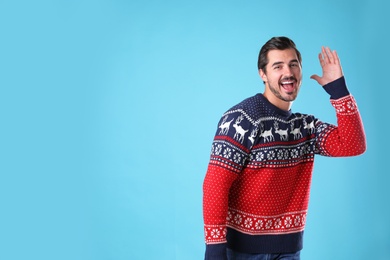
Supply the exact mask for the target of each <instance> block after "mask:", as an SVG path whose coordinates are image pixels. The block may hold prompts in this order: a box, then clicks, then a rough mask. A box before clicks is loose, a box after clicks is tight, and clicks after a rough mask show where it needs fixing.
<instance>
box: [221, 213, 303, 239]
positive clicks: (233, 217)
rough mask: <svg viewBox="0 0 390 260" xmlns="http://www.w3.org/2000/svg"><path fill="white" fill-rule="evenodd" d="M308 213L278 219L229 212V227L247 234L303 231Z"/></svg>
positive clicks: (286, 215) (288, 214)
mask: <svg viewBox="0 0 390 260" xmlns="http://www.w3.org/2000/svg"><path fill="white" fill-rule="evenodd" d="M305 218H306V211H302V212H293V213H286V214H283V215H280V216H277V217H272V216H269V217H267V216H264V217H263V216H254V215H251V214H245V213H242V212H238V211H234V210H231V209H230V210H229V211H228V220H227V223H228V226H230V227H232V228H235V229H238V230H241V231H243V232H247V233H255V234H257V233H264V234H272V233H281V232H292V231H296V232H299V231H302V230H303V229H304V226H305V221H304V219H305Z"/></svg>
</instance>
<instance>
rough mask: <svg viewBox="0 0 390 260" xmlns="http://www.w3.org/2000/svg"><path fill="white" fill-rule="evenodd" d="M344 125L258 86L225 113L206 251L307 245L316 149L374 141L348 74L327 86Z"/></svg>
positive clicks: (210, 178)
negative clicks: (279, 101)
mask: <svg viewBox="0 0 390 260" xmlns="http://www.w3.org/2000/svg"><path fill="white" fill-rule="evenodd" d="M324 89H325V90H326V91H327V92H328V93H329V94H330V102H331V104H332V105H333V107H334V108H335V109H336V115H337V125H338V126H335V125H332V124H329V123H325V122H322V121H320V120H319V119H317V118H315V117H314V116H312V115H306V114H300V113H292V112H291V111H284V110H281V109H279V108H277V107H275V106H274V105H272V104H271V103H269V102H268V100H267V99H266V98H265V97H264V96H263V95H262V94H257V95H255V96H253V97H250V98H248V99H246V100H244V101H242V102H241V103H239V104H238V105H236V106H234V107H232V108H231V109H229V110H228V111H227V112H226V113H224V115H223V116H222V118H221V120H220V122H219V124H218V129H217V132H216V135H215V138H214V141H213V144H212V149H211V158H210V162H209V165H208V169H207V173H206V176H205V179H204V183H203V217H204V231H205V241H206V259H226V247H229V248H231V249H233V250H236V251H239V252H244V253H289V252H295V251H298V250H301V249H302V237H303V231H304V228H305V219H306V214H307V210H308V202H309V192H310V183H311V175H312V171H313V163H314V155H315V154H320V155H324V156H333V157H335V156H338V157H341V156H354V155H359V154H362V153H363V152H364V151H365V149H366V141H365V134H364V130H363V125H362V121H361V119H360V115H359V112H358V109H357V105H356V102H355V100H354V98H353V97H352V96H351V95H350V93H349V92H348V90H347V87H346V84H345V79H344V77H342V78H340V79H337V80H335V81H333V82H331V83H329V84H327V85H325V86H324Z"/></svg>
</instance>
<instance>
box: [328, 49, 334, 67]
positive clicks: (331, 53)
mask: <svg viewBox="0 0 390 260" xmlns="http://www.w3.org/2000/svg"><path fill="white" fill-rule="evenodd" d="M326 54H327V55H328V58H329V63H332V64H334V63H335V59H334V56H333V52H332V51H331V50H330V48H329V47H326Z"/></svg>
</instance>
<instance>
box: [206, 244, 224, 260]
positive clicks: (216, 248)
mask: <svg viewBox="0 0 390 260" xmlns="http://www.w3.org/2000/svg"><path fill="white" fill-rule="evenodd" d="M226 248H227V243H222V244H211V245H206V253H205V257H204V259H205V260H226V259H227V254H226Z"/></svg>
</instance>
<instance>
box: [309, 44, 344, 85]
mask: <svg viewBox="0 0 390 260" xmlns="http://www.w3.org/2000/svg"><path fill="white" fill-rule="evenodd" d="M318 59H319V60H320V64H321V67H322V77H320V76H318V75H316V74H314V75H312V76H311V77H310V78H311V79H314V80H316V81H317V82H318V84H320V85H321V86H324V85H326V84H328V83H330V82H332V81H335V80H336V79H338V78H340V77H342V76H343V70H342V68H341V64H340V59H339V57H338V55H337V52H336V51H335V50H333V51H331V50H330V49H329V47H322V51H321V53H320V54H318Z"/></svg>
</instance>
